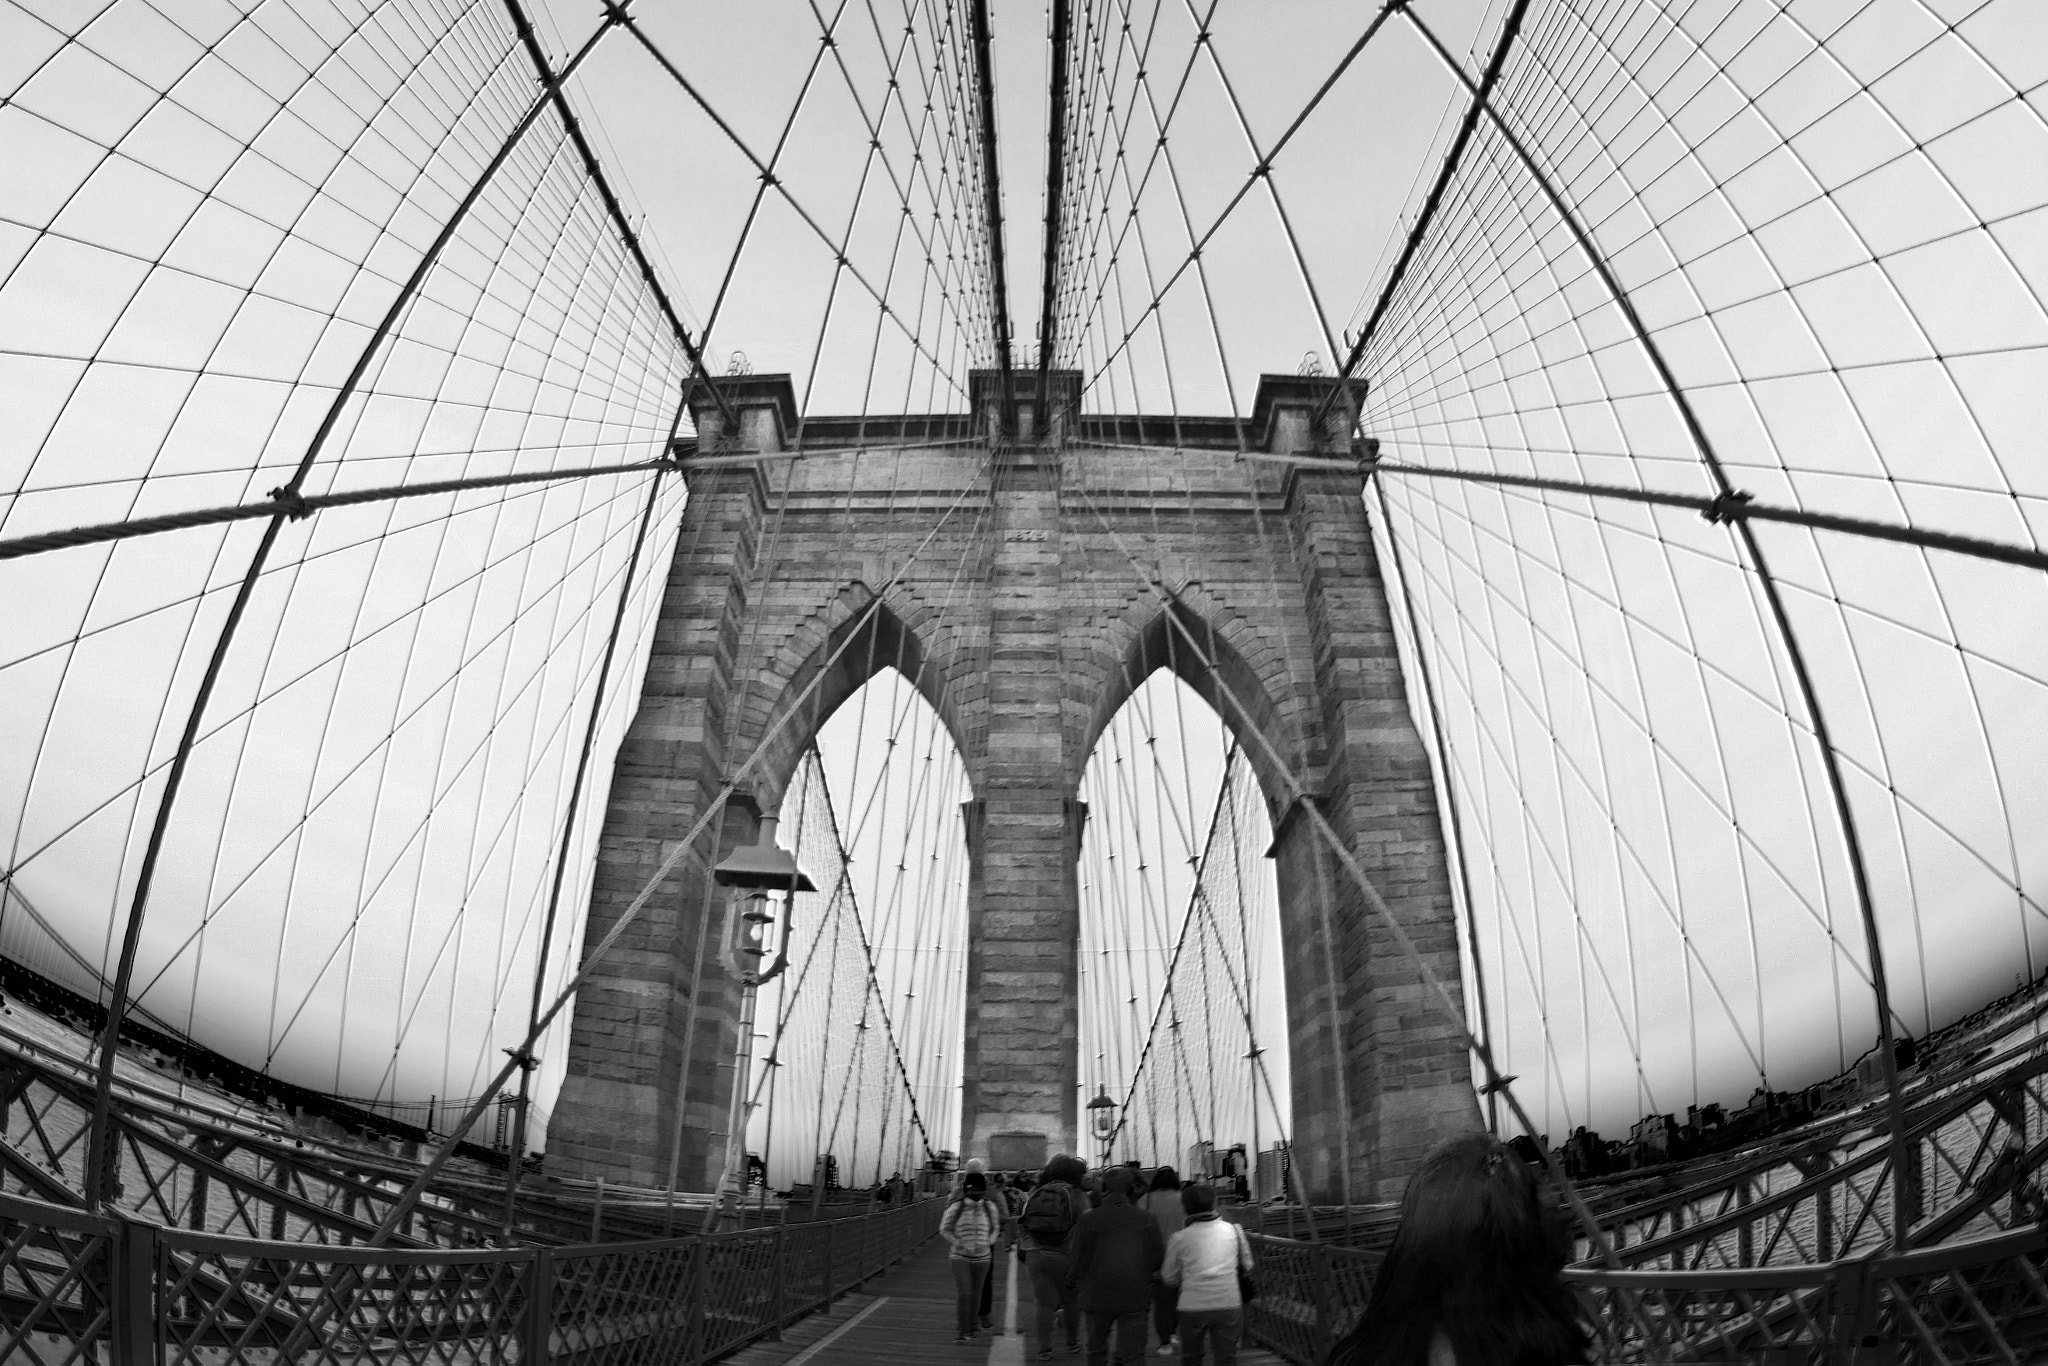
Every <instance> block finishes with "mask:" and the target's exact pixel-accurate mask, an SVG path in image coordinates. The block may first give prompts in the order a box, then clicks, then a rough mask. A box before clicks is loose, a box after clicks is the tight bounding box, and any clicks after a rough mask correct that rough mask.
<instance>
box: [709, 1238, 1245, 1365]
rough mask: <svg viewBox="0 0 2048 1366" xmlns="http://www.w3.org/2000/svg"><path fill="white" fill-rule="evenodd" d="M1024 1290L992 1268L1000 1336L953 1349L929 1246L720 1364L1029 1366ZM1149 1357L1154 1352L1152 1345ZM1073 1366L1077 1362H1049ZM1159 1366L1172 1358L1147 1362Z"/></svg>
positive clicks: (940, 1267)
mask: <svg viewBox="0 0 2048 1366" xmlns="http://www.w3.org/2000/svg"><path fill="white" fill-rule="evenodd" d="M1031 1312H1032V1302H1031V1287H1030V1285H1029V1284H1028V1283H1027V1282H1026V1281H1025V1279H1024V1270H1023V1268H1022V1267H1020V1266H1018V1265H1017V1259H1016V1258H1015V1257H1013V1256H1008V1255H1004V1256H1002V1257H1001V1258H1000V1259H999V1261H998V1262H997V1265H996V1291H995V1320H996V1326H997V1328H998V1329H999V1330H1000V1331H999V1332H998V1333H996V1334H995V1335H993V1336H991V1335H989V1334H983V1335H982V1336H981V1337H979V1338H977V1339H975V1340H974V1341H973V1342H972V1343H966V1344H956V1343H954V1341H953V1274H952V1272H951V1270H950V1269H949V1268H948V1267H947V1266H946V1245H945V1244H944V1243H943V1242H940V1241H939V1240H938V1239H936V1238H934V1239H933V1240H932V1241H931V1242H930V1243H928V1244H926V1245H925V1246H924V1247H923V1248H920V1249H919V1250H918V1251H917V1252H915V1253H913V1254H912V1255H911V1256H910V1257H909V1258H907V1259H906V1260H904V1261H903V1262H901V1263H899V1264H898V1265H896V1266H893V1267H891V1268H890V1269H889V1270H888V1271H887V1272H886V1273H884V1274H883V1275H881V1276H878V1277H876V1278H875V1279H874V1280H872V1281H869V1282H868V1283H867V1285H866V1286H864V1287H862V1289H861V1290H860V1291H859V1292H857V1293H855V1294H852V1295H848V1296H847V1297H846V1298H844V1299H842V1300H840V1301H839V1303H837V1304H835V1305H833V1306H832V1309H831V1312H830V1313H825V1314H813V1315H811V1316H810V1317H809V1318H807V1319H804V1320H803V1321H802V1322H800V1323H797V1324H794V1325H792V1326H791V1327H790V1329H789V1330H788V1331H787V1332H786V1333H784V1334H783V1335H782V1340H781V1341H780V1342H761V1343H756V1344H755V1345H754V1346H752V1347H749V1348H747V1349H746V1350H744V1351H741V1352H738V1353H736V1354H734V1355H733V1356H730V1357H727V1358H726V1361H727V1362H728V1363H731V1366H834V1363H840V1362H873V1361H887V1362H892V1363H894V1362H901V1363H904V1364H905V1366H917V1364H918V1363H923V1362H948V1363H955V1364H956V1366H982V1364H983V1363H987V1366H1019V1363H1023V1362H1028V1361H1032V1360H1033V1359H1034V1358H1033V1356H1032V1350H1033V1349H1035V1348H1036V1347H1037V1344H1036V1343H1027V1342H1026V1340H1025V1334H1026V1333H1027V1332H1028V1331H1029V1328H1030V1323H1031ZM1151 1346H1152V1348H1153V1349H1154V1350H1155V1351H1156V1349H1157V1346H1158V1344H1157V1343H1156V1342H1155V1343H1152V1344H1151ZM1237 1359H1238V1362H1239V1363H1240V1366H1282V1362H1281V1359H1280V1358H1279V1357H1277V1356H1274V1355H1273V1354H1272V1353H1270V1352H1265V1351H1261V1350H1259V1349H1257V1348H1255V1347H1253V1346H1251V1345H1250V1344H1249V1343H1247V1344H1245V1345H1243V1346H1241V1347H1240V1348H1239V1349H1238V1354H1237ZM1054 1360H1055V1361H1062V1362H1074V1363H1077V1366H1078V1363H1079V1362H1080V1361H1082V1360H1083V1358H1081V1357H1078V1356H1073V1357H1070V1356H1067V1355H1065V1354H1064V1353H1061V1354H1060V1355H1058V1356H1056V1357H1055V1358H1054ZM1147 1360H1148V1361H1156V1362H1159V1363H1161V1366H1170V1363H1172V1362H1175V1361H1178V1360H1179V1358H1178V1357H1177V1356H1176V1357H1159V1356H1148V1357H1147Z"/></svg>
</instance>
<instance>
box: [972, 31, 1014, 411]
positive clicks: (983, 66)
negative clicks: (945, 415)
mask: <svg viewBox="0 0 2048 1366" xmlns="http://www.w3.org/2000/svg"><path fill="white" fill-rule="evenodd" d="M972 20H973V33H974V84H975V95H976V98H977V99H978V101H979V102H980V105H981V108H980V111H979V113H980V120H981V197H982V212H983V213H984V214H985V215H986V217H987V221H988V272H989V291H990V297H991V298H992V300H993V301H994V304H995V314H996V316H995V334H996V335H995V343H996V370H997V371H998V373H999V375H1000V379H999V381H998V382H999V383H1001V385H1002V386H1003V391H1002V427H1003V430H1004V431H1005V432H1011V431H1014V430H1015V429H1016V426H1017V412H1016V409H1017V405H1016V399H1015V395H1013V394H1012V393H1011V392H1010V293H1009V287H1008V285H1007V284H1006V283H1005V270H1004V265H1003V181H1002V175H1001V173H1000V171H999V170H998V168H997V165H996V76H995V66H994V62H993V60H992V59H991V58H990V56H989V35H988V0H974V5H973V10H972Z"/></svg>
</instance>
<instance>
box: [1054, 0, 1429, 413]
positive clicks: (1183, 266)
mask: <svg viewBox="0 0 2048 1366" xmlns="http://www.w3.org/2000/svg"><path fill="white" fill-rule="evenodd" d="M1405 3H1406V0H1387V3H1385V4H1382V5H1381V6H1380V9H1379V11H1378V12H1377V13H1376V14H1374V15H1373V17H1372V22H1371V23H1369V24H1367V25H1366V27H1365V32H1364V33H1362V34H1360V35H1359V37H1358V40H1357V41H1356V42H1354V43H1353V44H1352V45H1351V47H1350V49H1349V50H1347V51H1346V52H1345V54H1344V55H1343V57H1341V58H1340V59H1338V62H1337V65H1336V67H1335V68H1334V69H1333V70H1332V71H1331V72H1330V74H1329V75H1328V76H1327V77H1325V78H1324V80H1323V83H1322V84H1321V85H1320V86H1318V87H1317V88H1316V92H1315V94H1313V95H1311V96H1310V97H1309V99H1308V102H1307V103H1306V104H1304V105H1303V106H1302V107H1301V111H1300V112H1299V113H1297V114H1296V115H1295V116H1294V120H1293V122H1291V123H1289V124H1288V125H1287V128H1286V130H1285V131H1284V132H1282V133H1281V134H1280V136H1279V137H1278V138H1277V139H1275V140H1274V142H1273V145H1272V147H1271V148H1270V149H1269V150H1268V151H1267V152H1266V155H1265V158H1264V160H1262V161H1260V162H1259V164H1258V165H1256V166H1254V167H1253V168H1252V169H1251V170H1250V171H1249V172H1247V173H1246V175H1245V179H1244V183H1243V184H1242V185H1240V186H1238V187H1237V190H1236V191H1235V192H1234V193H1233V194H1232V195H1231V196H1230V198H1229V199H1228V200H1227V201H1225V203H1224V205H1223V208H1222V209H1221V210H1220V211H1219V212H1218V213H1217V215H1216V217H1215V219H1214V220H1213V221H1212V222H1211V223H1210V224H1209V226H1208V228H1207V229H1206V230H1205V231H1204V232H1203V233H1202V235H1201V236H1200V237H1198V238H1196V239H1195V243H1194V245H1193V246H1192V247H1190V248H1189V249H1188V253H1187V255H1186V256H1185V257H1184V258H1183V259H1182V260H1181V263H1180V264H1179V265H1178V266H1176V267H1174V269H1173V273H1172V274H1170V275H1168V276H1167V277H1166V283H1164V284H1163V285H1161V286H1159V288H1158V290H1157V291H1155V292H1154V294H1153V295H1152V299H1151V302H1149V303H1148V304H1147V305H1146V306H1145V309H1144V311H1143V312H1142V313H1141V314H1140V315H1139V321H1138V322H1137V323H1135V324H1133V325H1132V326H1131V328H1130V329H1129V330H1128V331H1126V332H1125V333H1124V335H1123V337H1122V338H1121V339H1119V340H1118V342H1117V344H1116V345H1115V346H1114V347H1112V348H1111V349H1110V351H1109V352H1108V353H1107V354H1106V355H1105V356H1104V357H1103V358H1102V361H1101V363H1100V364H1099V365H1098V366H1097V367H1096V369H1095V372H1094V373H1093V374H1091V375H1089V376H1088V377H1087V378H1086V379H1085V380H1083V381H1082V385H1081V387H1082V389H1083V390H1084V391H1085V390H1087V389H1088V388H1090V387H1092V386H1093V385H1094V383H1095V381H1096V380H1097V379H1099V378H1100V377H1101V376H1102V374H1103V373H1104V372H1105V371H1107V370H1108V369H1109V367H1110V365H1111V364H1113V363H1114V362H1115V360H1116V358H1117V357H1118V356H1120V355H1122V354H1123V352H1124V349H1125V348H1126V347H1128V346H1129V345H1130V343H1131V339H1132V338H1133V337H1135V336H1137V335H1138V332H1139V330H1140V329H1141V328H1142V327H1143V326H1144V319H1145V318H1147V317H1149V316H1150V315H1151V314H1153V313H1156V312H1158V310H1159V305H1160V304H1161V302H1163V301H1164V300H1165V298H1166V295H1167V294H1168V293H1169V292H1170V291H1171V290H1172V289H1173V287H1174V286H1175V285H1176V284H1178V283H1179V282H1180V279H1181V277H1182V276H1183V275H1185V274H1187V272H1188V269H1189V268H1190V267H1191V266H1193V265H1194V264H1195V263H1196V262H1198V261H1200V260H1201V259H1202V253H1203V251H1204V250H1205V249H1206V248H1207V247H1208V245H1209V243H1210V241H1211V240H1212V239H1213V238H1214V237H1215V236H1216V234H1217V233H1218V232H1219V231H1221V230H1222V228H1223V224H1224V223H1225V222H1226V221H1227V220H1228V219H1229V217H1230V215H1231V214H1233V213H1235V212H1236V211H1237V207H1238V205H1240V204H1242V203H1243V202H1244V201H1245V199H1246V198H1247V197H1248V196H1249V195H1250V194H1251V192H1252V187H1253V186H1255V185H1257V184H1258V183H1259V182H1260V181H1261V180H1264V179H1266V177H1267V176H1269V175H1270V174H1272V170H1273V163H1274V162H1275V161H1277V160H1278V159H1279V156H1280V153H1281V152H1282V151H1284V150H1285V149H1286V147H1287V145H1288V143H1290V142H1292V141H1293V139H1294V135H1295V134H1296V133H1297V132H1299V131H1300V130H1301V126H1302V125H1303V124H1304V123H1306V122H1308V119H1309V116H1310V115H1312V114H1314V113H1315V111H1316V110H1317V109H1318V108H1320V107H1321V106H1322V103H1323V100H1324V99H1325V98H1326V97H1327V96H1328V95H1329V93H1330V91H1331V90H1332V89H1333V88H1334V87H1335V86H1336V84H1337V82H1338V80H1339V79H1341V78H1342V77H1343V75H1344V73H1345V72H1346V71H1348V70H1350V68H1351V64H1352V63H1353V62H1354V61H1356V60H1357V58H1358V54H1359V53H1361V52H1363V51H1364V50H1365V46H1366V44H1367V43H1370V42H1371V41H1372V40H1373V38H1374V37H1376V36H1377V35H1378V33H1379V31H1380V29H1381V28H1382V27H1384V26H1385V24H1386V22H1387V20H1388V19H1389V18H1391V17H1392V16H1393V15H1394V13H1395V12H1396V11H1398V10H1400V9H1402V8H1403V7H1404V5H1405ZM1204 39H1206V34H1205V35H1204ZM1091 315H1092V310H1091ZM1085 322H1086V320H1084V323H1083V325H1084V327H1085Z"/></svg>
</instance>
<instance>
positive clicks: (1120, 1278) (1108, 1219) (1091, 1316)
mask: <svg viewBox="0 0 2048 1366" xmlns="http://www.w3.org/2000/svg"><path fill="white" fill-rule="evenodd" d="M1141 1184H1142V1183H1141V1181H1140V1180H1139V1178H1138V1176H1137V1174H1136V1173H1134V1172H1132V1171H1131V1170H1130V1169H1129V1168H1127V1167H1113V1168H1111V1169H1110V1171H1109V1172H1108V1173H1107V1174H1106V1175H1104V1177H1103V1178H1102V1203H1101V1204H1100V1205H1097V1206H1096V1207H1095V1208H1094V1209H1092V1210H1089V1211H1088V1212H1087V1213H1086V1214H1084V1215H1082V1216H1081V1218H1080V1221H1079V1222H1077V1223H1076V1224H1075V1225H1074V1232H1073V1235H1072V1237H1071V1238H1070V1239H1069V1252H1070V1257H1071V1265H1070V1267H1069V1269H1068V1271H1067V1276H1068V1278H1069V1279H1070V1280H1072V1281H1073V1282H1074V1285H1075V1287H1076V1289H1077V1290H1078V1291H1079V1292H1080V1299H1081V1313H1082V1314H1083V1316H1085V1317H1086V1319H1087V1321H1088V1366H1108V1362H1109V1339H1110V1335H1111V1333H1112V1332H1114V1334H1115V1336H1116V1359H1117V1361H1118V1362H1119V1363H1120V1366H1137V1363H1138V1362H1140V1361H1142V1360H1144V1357H1145V1311H1146V1310H1148V1309H1150V1308H1151V1307H1152V1278H1153V1277H1154V1276H1155V1275H1156V1274H1158V1271H1159V1264H1160V1262H1161V1260H1162V1259H1163V1258H1164V1257H1165V1255H1166V1240H1165V1239H1164V1238H1162V1237H1160V1236H1159V1221H1158V1220H1157V1219H1154V1218H1153V1217H1152V1216H1151V1215H1149V1214H1147V1213H1146V1212H1145V1211H1144V1210H1142V1209H1139V1208H1138V1206H1137V1204H1136V1203H1135V1201H1136V1199H1137V1196H1138V1193H1139V1187H1140V1185H1141Z"/></svg>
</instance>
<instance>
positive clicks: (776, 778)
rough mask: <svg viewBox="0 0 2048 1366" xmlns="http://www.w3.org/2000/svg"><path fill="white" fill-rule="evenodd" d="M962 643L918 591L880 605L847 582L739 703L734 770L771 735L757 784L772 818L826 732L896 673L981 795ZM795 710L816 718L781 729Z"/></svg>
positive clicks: (897, 588) (890, 594)
mask: <svg viewBox="0 0 2048 1366" xmlns="http://www.w3.org/2000/svg"><path fill="white" fill-rule="evenodd" d="M958 636H959V632H958V630H957V628H956V627H955V626H954V625H952V624H951V623H949V622H947V621H946V620H944V618H943V616H942V614H941V613H939V612H938V611H936V610H935V609H933V608H932V607H931V606H930V605H929V604H928V603H926V602H924V601H923V599H922V598H921V596H920V595H919V594H918V592H917V591H916V590H915V589H914V588H910V587H907V586H905V585H903V584H900V583H899V584H895V585H893V586H891V587H890V588H889V589H888V590H887V592H886V593H884V594H883V595H882V596H881V598H880V600H879V601H878V600H877V596H876V593H875V590H874V589H873V588H871V587H869V586H868V585H867V584H866V583H864V582H862V581H861V580H859V579H851V580H848V581H847V582H846V583H845V584H843V585H841V587H840V589H839V591H838V592H837V593H835V594H833V595H832V597H831V598H830V599H828V600H827V601H826V602H825V603H824V604H823V605H821V606H819V607H818V608H816V609H815V610H814V611H812V612H811V613H810V614H809V615H807V616H806V617H804V618H803V619H802V621H801V622H800V623H799V624H798V626H797V628H796V629H795V630H794V631H792V632H791V633H790V635H789V637H788V638H787V639H786V640H784V641H783V643H782V644H781V645H780V646H778V647H776V648H775V649H774V650H773V651H770V652H768V654H767V657H766V658H765V659H763V660H762V662H761V663H760V665H759V666H758V667H757V668H755V669H754V670H753V671H751V672H750V673H749V674H748V676H747V677H746V679H745V680H744V681H743V682H742V683H741V685H740V688H739V690H738V691H739V695H738V696H737V697H736V698H735V705H736V706H738V707H739V708H740V716H739V725H738V728H737V730H736V732H735V737H734V738H735V745H734V753H733V758H734V762H735V764H737V763H738V762H740V761H742V760H743V759H744V758H745V756H747V755H750V754H752V753H753V752H754V750H755V748H756V747H758V746H760V745H761V744H762V743H763V740H762V737H763V736H766V737H767V739H766V742H765V743H766V748H767V753H766V754H764V755H763V756H762V762H761V763H760V765H759V766H758V767H757V768H756V769H755V770H754V775H753V780H752V783H751V786H752V788H753V790H754V795H755V797H756V799H757V800H758V801H759V802H760V803H761V806H762V809H763V810H770V811H772V810H774V809H775V808H776V807H777V806H779V805H780V804H781V801H782V795H783V792H784V791H785V790H786V789H787V787H788V785H789V783H790V780H791V778H792V776H793V775H794V774H795V773H796V771H797V766H798V765H799V764H800V763H801V762H802V760H803V755H804V751H805V750H806V749H808V748H809V747H810V745H811V742H812V740H813V739H814V738H815V737H816V735H817V733H818V729H819V727H821V726H823V725H824V723H825V722H826V720H827V719H829V718H830V717H831V716H832V714H833V713H834V712H836V711H838V710H839V708H840V707H841V706H842V705H843V704H844V703H845V702H846V700H847V699H848V698H850V697H852V696H853V695H854V694H855V693H857V692H859V691H860V689H861V687H862V686H863V685H864V684H866V683H867V681H868V680H869V679H871V678H873V677H874V676H875V675H876V674H878V673H880V672H882V671H883V670H884V669H890V668H893V669H895V670H897V671H898V672H899V673H901V674H902V675H903V676H904V677H905V678H907V679H909V680H910V683H911V685H912V686H913V687H915V688H916V689H917V691H918V693H919V695H920V696H922V697H923V698H924V700H925V701H926V702H928V703H930V704H931V708H932V710H933V711H935V712H937V713H938V715H939V719H940V720H941V721H942V722H943V723H944V724H945V727H946V731H947V734H948V735H949V736H950V737H951V738H952V741H953V744H954V746H955V748H957V749H958V750H959V751H960V755H961V757H962V759H963V760H964V761H965V762H966V764H967V771H968V779H969V781H970V782H971V783H973V784H974V786H975V788H976V790H977V791H978V790H979V789H980V780H979V766H978V765H977V764H976V763H975V760H974V753H973V751H972V750H971V749H970V748H969V747H968V743H967V741H968V736H969V735H970V733H971V732H970V729H969V727H968V725H967V724H966V718H964V717H963V714H962V713H963V711H964V710H965V704H966V702H967V699H966V698H965V697H964V696H963V691H964V690H963V688H962V687H961V686H960V678H959V675H960V673H961V670H962V668H963V665H964V664H965V663H966V660H965V658H964V656H965V651H964V650H963V648H962V642H961V641H960V640H959V638H958ZM821 675H822V678H821V677H820V676H821ZM813 682H816V683H817V684H818V686H817V689H816V691H813V692H810V693H809V694H808V695H806V690H807V689H810V688H811V685H812V684H813ZM791 707H801V708H802V709H803V710H804V711H805V712H806V713H807V715H805V716H803V717H799V718H797V719H796V721H795V722H794V723H792V724H789V725H785V726H781V727H780V729H775V728H776V726H777V723H778V722H779V721H780V720H781V718H782V716H783V715H784V713H786V712H787V711H788V710H789V709H790V708H791Z"/></svg>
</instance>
